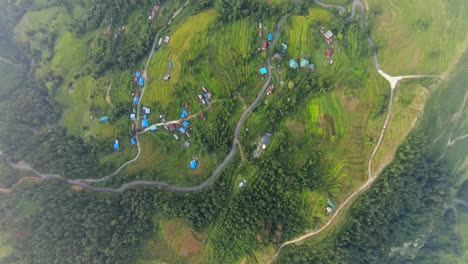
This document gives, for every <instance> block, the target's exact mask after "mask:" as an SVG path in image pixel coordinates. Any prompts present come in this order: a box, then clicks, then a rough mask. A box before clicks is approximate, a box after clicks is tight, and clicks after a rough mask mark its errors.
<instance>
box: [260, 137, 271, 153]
mask: <svg viewBox="0 0 468 264" xmlns="http://www.w3.org/2000/svg"><path fill="white" fill-rule="evenodd" d="M270 137H271V134H268V133H265V135H263V137H262V139H261V140H260V144H262V149H265V148H266V145H268V143H269V142H270Z"/></svg>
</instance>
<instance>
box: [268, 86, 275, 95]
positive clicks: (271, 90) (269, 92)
mask: <svg viewBox="0 0 468 264" xmlns="http://www.w3.org/2000/svg"><path fill="white" fill-rule="evenodd" d="M274 91H275V87H274V86H270V87H268V89H267V95H270V94H272V93H273V92H274Z"/></svg>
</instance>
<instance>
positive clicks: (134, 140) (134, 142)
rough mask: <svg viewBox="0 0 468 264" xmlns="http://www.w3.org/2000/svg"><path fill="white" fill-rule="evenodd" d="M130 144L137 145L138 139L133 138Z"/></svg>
mask: <svg viewBox="0 0 468 264" xmlns="http://www.w3.org/2000/svg"><path fill="white" fill-rule="evenodd" d="M130 143H132V145H135V144H136V139H135V138H134V137H131V138H130Z"/></svg>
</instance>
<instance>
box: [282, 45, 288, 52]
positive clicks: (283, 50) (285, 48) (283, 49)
mask: <svg viewBox="0 0 468 264" xmlns="http://www.w3.org/2000/svg"><path fill="white" fill-rule="evenodd" d="M287 49H288V45H286V43H281V51H282V52H285V51H286V50H287Z"/></svg>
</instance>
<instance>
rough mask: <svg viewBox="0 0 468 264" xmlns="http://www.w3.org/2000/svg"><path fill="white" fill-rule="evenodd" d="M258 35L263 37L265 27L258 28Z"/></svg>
mask: <svg viewBox="0 0 468 264" xmlns="http://www.w3.org/2000/svg"><path fill="white" fill-rule="evenodd" d="M258 36H259V37H263V29H260V30H258Z"/></svg>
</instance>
